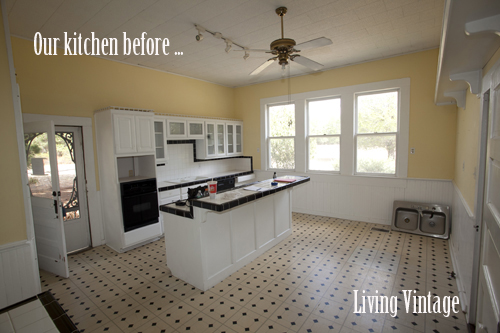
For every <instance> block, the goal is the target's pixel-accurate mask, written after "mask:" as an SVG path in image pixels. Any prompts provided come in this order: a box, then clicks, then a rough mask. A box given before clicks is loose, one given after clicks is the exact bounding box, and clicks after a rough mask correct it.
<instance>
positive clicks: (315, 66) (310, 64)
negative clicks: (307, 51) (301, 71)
mask: <svg viewBox="0 0 500 333" xmlns="http://www.w3.org/2000/svg"><path fill="white" fill-rule="evenodd" d="M292 60H293V61H295V62H296V63H298V64H301V65H302V66H305V67H307V68H310V69H312V70H315V71H319V70H320V69H321V68H323V65H322V64H320V63H319V62H316V61H313V60H311V59H309V58H306V57H302V56H300V55H296V56H294V57H293V59H292Z"/></svg>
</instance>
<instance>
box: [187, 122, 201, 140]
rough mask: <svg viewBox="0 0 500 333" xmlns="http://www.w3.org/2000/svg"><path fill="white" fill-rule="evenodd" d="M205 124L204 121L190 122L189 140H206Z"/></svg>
mask: <svg viewBox="0 0 500 333" xmlns="http://www.w3.org/2000/svg"><path fill="white" fill-rule="evenodd" d="M204 128H205V122H204V121H203V120H201V119H200V120H189V121H188V122H187V129H188V138H189V139H204V138H205V130H204Z"/></svg>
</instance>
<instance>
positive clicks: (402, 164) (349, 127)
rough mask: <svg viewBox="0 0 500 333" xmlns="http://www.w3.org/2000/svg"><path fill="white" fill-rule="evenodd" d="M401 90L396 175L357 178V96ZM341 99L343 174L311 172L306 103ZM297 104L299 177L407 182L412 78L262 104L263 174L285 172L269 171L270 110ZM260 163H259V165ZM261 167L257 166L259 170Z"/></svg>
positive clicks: (296, 163) (331, 90)
mask: <svg viewBox="0 0 500 333" xmlns="http://www.w3.org/2000/svg"><path fill="white" fill-rule="evenodd" d="M395 89H399V90H400V95H399V106H400V108H399V122H398V123H399V128H398V131H399V135H398V137H397V138H396V140H397V143H396V145H397V147H396V175H386V174H364V173H363V174H356V173H355V163H354V162H355V160H354V153H355V152H354V149H355V147H356V146H355V144H356V142H355V140H354V131H355V129H354V125H355V119H354V116H355V115H354V114H355V111H354V107H355V98H354V96H355V94H356V93H358V94H359V93H363V92H366V93H368V92H370V91H382V90H395ZM335 96H340V97H341V147H340V156H341V157H340V159H341V162H340V174H338V173H335V174H334V173H331V172H326V171H312V170H311V171H309V170H308V166H307V164H308V163H307V159H308V157H307V153H308V152H307V147H306V146H307V140H306V135H307V128H306V126H307V110H306V109H307V107H306V101H307V100H309V99H318V98H326V97H335ZM291 103H294V104H295V142H294V145H295V170H289V171H290V172H292V171H294V172H295V173H298V174H305V173H307V174H325V175H330V176H353V177H358V178H359V177H367V178H407V176H408V157H409V151H410V149H409V128H410V78H401V79H394V80H387V81H380V82H371V83H363V84H357V85H352V86H345V87H339V88H330V89H324V90H317V91H308V92H304V93H297V94H291V95H282V96H275V97H269V98H262V99H261V100H260V129H261V131H260V147H257V152H258V153H259V151H260V169H261V170H263V171H266V170H269V171H279V170H284V169H271V168H269V159H268V156H267V155H268V141H267V135H268V131H267V123H266V122H267V106H268V105H269V106H272V105H277V104H291ZM256 162H257V163H258V160H257V161H256ZM258 166H259V164H257V167H258Z"/></svg>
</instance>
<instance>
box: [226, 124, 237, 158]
mask: <svg viewBox="0 0 500 333" xmlns="http://www.w3.org/2000/svg"><path fill="white" fill-rule="evenodd" d="M226 132H227V154H228V155H234V153H235V147H234V140H235V133H234V124H226Z"/></svg>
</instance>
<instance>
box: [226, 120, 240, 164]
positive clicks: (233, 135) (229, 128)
mask: <svg viewBox="0 0 500 333" xmlns="http://www.w3.org/2000/svg"><path fill="white" fill-rule="evenodd" d="M226 133H227V134H226V141H227V155H228V156H233V155H241V154H243V124H242V123H241V122H228V123H226Z"/></svg>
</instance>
